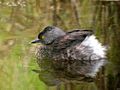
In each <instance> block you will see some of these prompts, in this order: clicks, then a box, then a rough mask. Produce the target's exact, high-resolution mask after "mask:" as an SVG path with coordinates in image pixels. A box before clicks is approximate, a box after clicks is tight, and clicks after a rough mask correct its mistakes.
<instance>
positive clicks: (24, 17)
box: [0, 0, 120, 90]
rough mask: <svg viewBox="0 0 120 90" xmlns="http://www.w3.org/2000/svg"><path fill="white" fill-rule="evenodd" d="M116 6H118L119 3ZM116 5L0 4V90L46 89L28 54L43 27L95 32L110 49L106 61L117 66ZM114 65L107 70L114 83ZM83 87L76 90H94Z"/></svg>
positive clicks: (33, 0) (41, 0)
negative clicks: (81, 29) (52, 26)
mask: <svg viewBox="0 0 120 90" xmlns="http://www.w3.org/2000/svg"><path fill="white" fill-rule="evenodd" d="M98 1H99V0H98ZM117 5H118V6H120V4H119V3H118V4H117ZM117 5H116V3H115V2H107V3H106V2H105V3H99V2H97V1H95V0H0V90H47V89H48V87H47V86H46V85H45V84H44V83H43V82H42V81H40V80H39V77H38V75H37V74H36V73H35V72H33V71H32V69H36V68H38V66H37V64H36V60H35V57H34V55H33V53H32V52H33V49H34V46H31V45H30V43H29V42H30V41H31V40H32V39H34V38H35V36H36V35H37V33H38V32H39V31H40V30H42V29H43V28H44V27H45V26H47V25H56V26H59V27H61V28H63V29H65V30H68V29H74V28H87V29H96V31H95V32H96V35H97V36H98V37H99V39H100V41H101V42H103V43H104V44H108V43H109V45H110V46H111V49H110V50H109V58H110V60H111V61H112V62H113V64H114V63H115V65H116V64H118V65H119V63H120V58H119V52H120V48H119V45H120V44H119V43H120V40H119V32H120V30H119V29H120V27H119V26H120V25H119V19H120V18H117V17H119V16H118V14H120V13H119V10H120V8H118V7H117ZM101 7H102V8H101ZM104 7H106V8H104ZM109 8H110V9H109ZM109 12H110V13H109ZM115 17H116V18H115ZM106 30H107V31H106ZM114 47H116V48H114ZM116 55H117V57H116ZM114 61H115V62H114ZM115 65H110V66H109V67H111V68H109V67H108V70H107V73H108V75H109V78H112V79H110V80H113V81H114V83H115V80H116V78H115V77H116V75H118V74H117V72H118V71H119V70H120V69H119V68H118V65H117V67H116V68H117V70H116V68H115V70H116V71H115V74H114V75H113V73H114V70H113V69H112V67H115ZM111 73H112V74H111ZM109 78H108V79H109ZM102 80H103V81H104V79H102ZM105 80H106V77H105ZM110 80H108V81H110ZM105 82H106V81H105ZM110 82H111V81H110ZM110 82H109V83H110ZM84 85H86V84H83V85H82V84H81V85H80V86H79V89H77V90H83V89H84V90H93V88H94V90H97V88H96V86H95V85H94V84H93V83H92V84H90V85H87V87H85V88H83V87H82V86H84ZM108 85H109V84H108ZM110 85H111V84H110ZM76 88H78V87H76ZM102 88H103V87H102ZM105 88H106V87H105ZM53 89H55V88H54V87H52V88H51V90H53ZM100 90H101V89H100ZM102 90H106V89H102ZM107 90H113V89H107Z"/></svg>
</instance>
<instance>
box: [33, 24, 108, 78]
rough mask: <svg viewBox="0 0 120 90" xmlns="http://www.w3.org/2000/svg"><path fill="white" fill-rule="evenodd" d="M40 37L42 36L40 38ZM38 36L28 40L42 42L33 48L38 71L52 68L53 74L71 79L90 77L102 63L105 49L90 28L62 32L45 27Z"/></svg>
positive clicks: (104, 57) (104, 60)
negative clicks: (33, 39) (38, 66)
mask: <svg viewBox="0 0 120 90" xmlns="http://www.w3.org/2000/svg"><path fill="white" fill-rule="evenodd" d="M42 36H45V37H44V38H42V39H41V38H40V37H42ZM38 38H39V40H35V41H33V42H32V43H36V42H41V43H42V44H43V45H42V46H38V48H37V50H36V56H37V61H38V64H39V65H40V68H41V70H48V71H49V70H51V69H53V72H55V74H56V76H57V77H60V78H61V77H62V78H66V79H75V80H80V79H81V78H80V77H91V78H93V77H94V76H95V75H96V73H97V72H98V71H99V69H100V68H101V67H102V66H103V65H104V64H105V62H106V55H105V51H106V49H105V47H104V46H102V45H101V43H100V42H99V41H98V40H97V39H96V37H95V35H93V32H92V31H91V30H74V31H71V32H64V31H62V30H61V29H59V28H57V27H53V26H48V27H46V28H45V29H44V30H43V32H41V33H40V34H39V36H38ZM48 42H49V43H48ZM46 62H47V63H48V62H49V64H46Z"/></svg>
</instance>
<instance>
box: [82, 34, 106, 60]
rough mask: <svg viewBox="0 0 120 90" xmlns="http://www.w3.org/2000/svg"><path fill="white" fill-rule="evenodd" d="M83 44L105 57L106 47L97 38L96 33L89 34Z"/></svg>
mask: <svg viewBox="0 0 120 90" xmlns="http://www.w3.org/2000/svg"><path fill="white" fill-rule="evenodd" d="M82 44H83V45H85V46H89V47H91V48H92V49H93V53H95V54H96V55H98V56H100V57H102V58H105V52H106V48H105V47H104V46H102V44H101V43H100V42H99V41H98V40H97V39H96V37H95V35H91V36H88V37H87V38H86V39H85V40H84V41H83V43H82Z"/></svg>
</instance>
